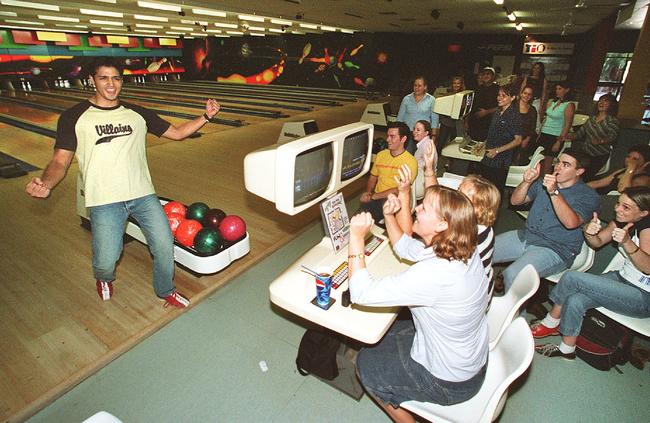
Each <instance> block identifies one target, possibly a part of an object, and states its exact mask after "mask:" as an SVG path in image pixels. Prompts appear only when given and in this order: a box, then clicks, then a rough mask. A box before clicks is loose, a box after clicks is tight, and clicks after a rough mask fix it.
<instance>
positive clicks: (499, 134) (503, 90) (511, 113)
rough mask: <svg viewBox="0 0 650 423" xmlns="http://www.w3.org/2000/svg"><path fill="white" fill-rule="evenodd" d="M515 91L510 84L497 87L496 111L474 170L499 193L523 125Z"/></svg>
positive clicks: (519, 142)
mask: <svg viewBox="0 0 650 423" xmlns="http://www.w3.org/2000/svg"><path fill="white" fill-rule="evenodd" d="M516 98H517V97H516V93H515V91H514V88H513V87H512V86H511V85H504V86H501V87H499V94H498V95H497V107H498V108H497V111H496V112H495V113H494V115H493V116H492V123H490V129H489V130H488V137H487V139H486V141H485V156H483V160H481V162H480V163H479V164H478V166H477V169H476V170H477V173H479V174H481V175H483V176H484V177H485V178H486V179H487V180H489V181H490V182H492V183H493V184H494V185H495V186H496V187H497V188H498V189H499V191H500V192H501V193H502V194H503V189H504V188H505V186H506V177H507V176H508V169H509V168H510V163H511V162H512V157H513V150H514V149H515V148H517V147H519V145H520V144H521V139H522V134H523V128H522V118H521V114H520V113H519V106H518V104H517V103H513V102H514V101H515V99H516Z"/></svg>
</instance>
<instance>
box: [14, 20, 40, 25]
mask: <svg viewBox="0 0 650 423" xmlns="http://www.w3.org/2000/svg"><path fill="white" fill-rule="evenodd" d="M5 22H7V23H14V24H21V25H45V24H44V23H43V22H34V21H22V20H18V19H5Z"/></svg>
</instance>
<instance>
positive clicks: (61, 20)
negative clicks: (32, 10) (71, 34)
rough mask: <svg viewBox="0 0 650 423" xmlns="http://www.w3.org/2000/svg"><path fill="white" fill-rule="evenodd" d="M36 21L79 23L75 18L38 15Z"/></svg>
mask: <svg viewBox="0 0 650 423" xmlns="http://www.w3.org/2000/svg"><path fill="white" fill-rule="evenodd" d="M38 19H43V20H44V21H59V22H79V19H77V18H66V17H64V16H48V15H38Z"/></svg>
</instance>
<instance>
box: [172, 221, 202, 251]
mask: <svg viewBox="0 0 650 423" xmlns="http://www.w3.org/2000/svg"><path fill="white" fill-rule="evenodd" d="M202 228H203V226H202V225H201V222H199V221H196V220H191V219H188V220H184V221H182V222H181V223H180V225H178V228H177V229H176V233H174V238H176V241H178V242H179V243H181V244H182V245H184V246H186V247H191V246H192V245H194V238H195V237H196V234H198V233H199V231H200V230H201V229H202Z"/></svg>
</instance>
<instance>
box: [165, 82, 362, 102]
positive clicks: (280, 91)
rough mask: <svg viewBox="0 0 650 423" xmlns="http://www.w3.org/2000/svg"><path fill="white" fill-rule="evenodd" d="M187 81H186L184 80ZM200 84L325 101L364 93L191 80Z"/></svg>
mask: <svg viewBox="0 0 650 423" xmlns="http://www.w3.org/2000/svg"><path fill="white" fill-rule="evenodd" d="M185 82H187V81H185ZM193 82H195V83H198V84H200V85H201V86H206V87H208V86H209V87H212V88H216V89H219V90H228V91H233V92H250V91H254V92H258V93H263V94H273V95H286V96H288V97H294V98H303V97H305V98H310V99H320V100H327V101H340V102H350V101H357V98H359V97H362V95H360V94H365V92H364V93H362V92H357V93H342V92H335V91H334V90H323V89H312V88H311V87H292V86H288V85H263V84H233V83H221V82H214V81H193ZM173 83H174V84H182V83H183V82H173Z"/></svg>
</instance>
